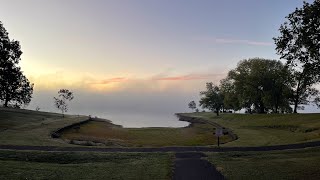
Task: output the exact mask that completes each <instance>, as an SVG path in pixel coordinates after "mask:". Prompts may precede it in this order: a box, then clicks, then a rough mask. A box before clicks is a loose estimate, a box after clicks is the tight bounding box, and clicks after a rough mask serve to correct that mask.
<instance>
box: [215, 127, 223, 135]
mask: <svg viewBox="0 0 320 180" xmlns="http://www.w3.org/2000/svg"><path fill="white" fill-rule="evenodd" d="M215 136H216V137H220V136H223V130H222V128H216V133H215Z"/></svg>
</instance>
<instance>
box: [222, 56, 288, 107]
mask: <svg viewBox="0 0 320 180" xmlns="http://www.w3.org/2000/svg"><path fill="white" fill-rule="evenodd" d="M290 85H291V84H290V72H289V71H288V69H287V68H286V67H285V66H284V65H283V64H282V63H281V62H280V61H276V60H268V59H262V58H253V59H248V60H242V61H240V62H239V63H238V65H237V67H236V68H235V69H233V70H231V71H230V72H229V73H228V77H227V78H226V80H223V81H222V82H221V87H222V88H221V89H222V92H223V94H224V96H225V97H224V99H225V102H227V103H228V102H229V104H225V105H228V106H234V107H236V108H237V109H240V107H241V108H246V109H247V111H248V112H250V113H251V111H252V108H253V110H254V111H256V112H258V113H265V112H268V111H272V112H275V113H277V112H278V111H279V109H288V108H290V107H289V97H290V87H291V86H290ZM230 102H233V103H234V104H231V105H230Z"/></svg>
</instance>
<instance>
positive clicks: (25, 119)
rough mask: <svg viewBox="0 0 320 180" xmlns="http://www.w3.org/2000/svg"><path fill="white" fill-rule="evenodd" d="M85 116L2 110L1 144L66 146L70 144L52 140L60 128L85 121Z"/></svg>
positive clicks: (0, 113) (0, 114)
mask: <svg viewBox="0 0 320 180" xmlns="http://www.w3.org/2000/svg"><path fill="white" fill-rule="evenodd" d="M86 119H88V117H85V116H72V115H66V116H65V118H62V115H61V114H57V113H49V112H41V111H31V110H23V109H12V108H0V144H6V145H8V144H10V145H38V146H39V145H40V146H48V145H50V146H66V145H68V144H66V143H64V142H61V141H57V140H54V139H52V138H51V133H52V132H53V131H55V130H57V129H59V128H63V127H65V126H68V125H71V124H73V123H77V122H80V121H84V120H86Z"/></svg>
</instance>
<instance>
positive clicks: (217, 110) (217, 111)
mask: <svg viewBox="0 0 320 180" xmlns="http://www.w3.org/2000/svg"><path fill="white" fill-rule="evenodd" d="M216 113H217V116H219V109H218V108H217V109H216Z"/></svg>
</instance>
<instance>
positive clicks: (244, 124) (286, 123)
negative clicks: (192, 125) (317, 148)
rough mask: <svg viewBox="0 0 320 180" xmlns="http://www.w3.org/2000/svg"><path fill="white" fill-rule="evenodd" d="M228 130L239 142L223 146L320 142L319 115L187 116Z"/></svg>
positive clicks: (210, 114)
mask: <svg viewBox="0 0 320 180" xmlns="http://www.w3.org/2000/svg"><path fill="white" fill-rule="evenodd" d="M184 115H188V116H193V117H201V118H204V119H206V120H208V121H213V122H216V123H218V124H221V125H222V126H224V127H227V128H229V129H231V130H233V132H234V133H235V134H237V135H238V137H239V139H238V140H236V141H232V142H229V143H227V144H224V146H267V145H279V144H291V143H301V142H306V141H315V140H320V114H222V115H221V116H220V117H217V116H216V115H215V114H214V113H190V114H184Z"/></svg>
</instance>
